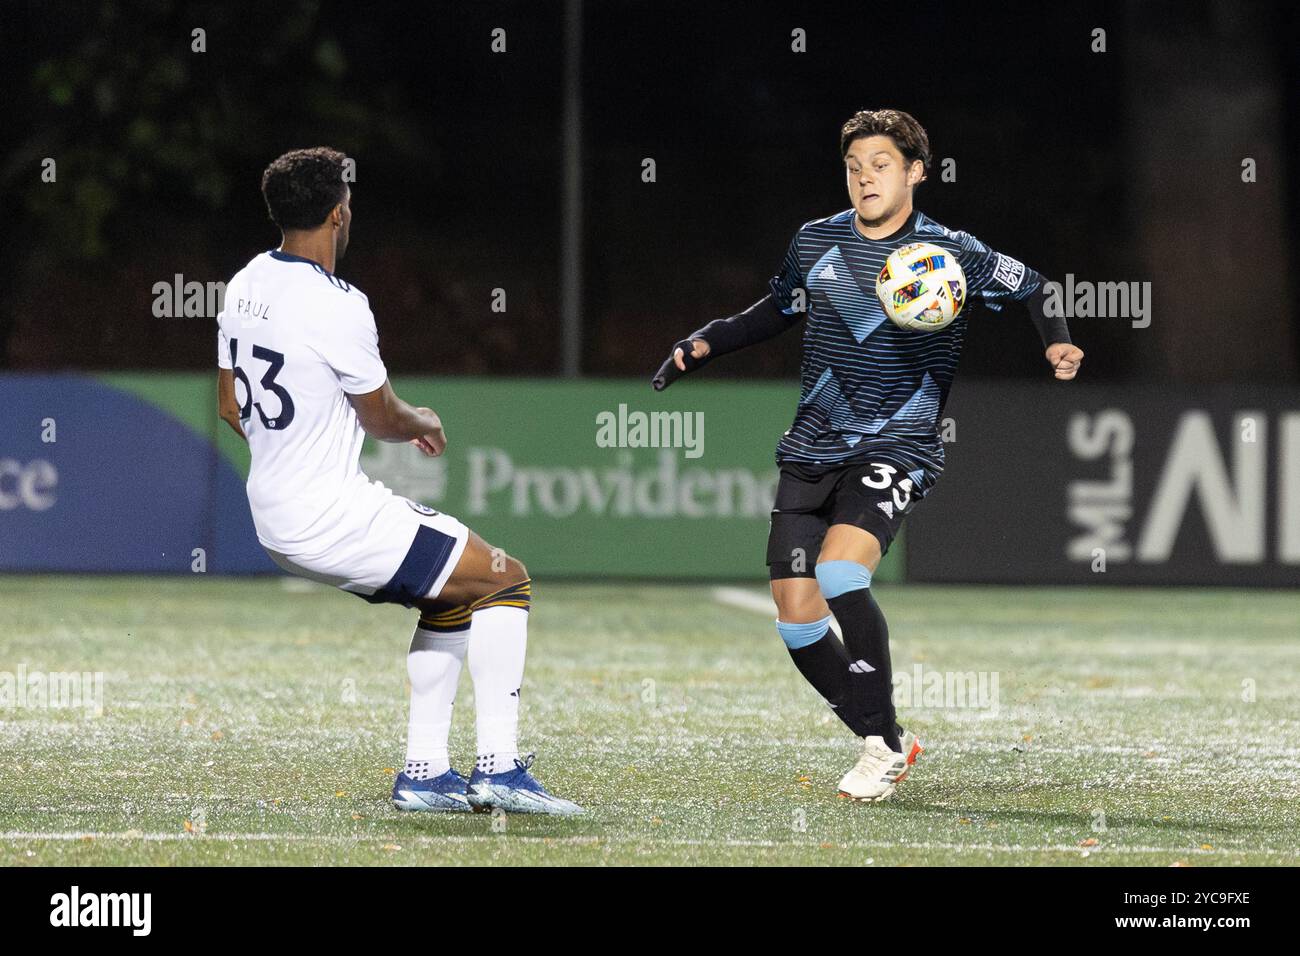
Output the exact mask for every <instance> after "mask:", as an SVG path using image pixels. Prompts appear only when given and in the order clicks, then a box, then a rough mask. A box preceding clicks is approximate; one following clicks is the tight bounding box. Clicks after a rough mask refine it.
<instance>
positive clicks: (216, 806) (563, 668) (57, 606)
mask: <svg viewBox="0 0 1300 956" xmlns="http://www.w3.org/2000/svg"><path fill="white" fill-rule="evenodd" d="M745 590H746V591H747V592H748V593H749V595H751V596H750V598H749V600H750V601H751V602H753V603H754V607H752V608H747V607H745V606H743V602H744V595H741V597H740V598H739V599H736V598H735V597H734V593H733V595H732V597H731V598H730V599H728V596H727V595H726V594H720V593H719V592H718V591H717V590H716V589H714V588H711V587H706V586H693V587H683V586H667V585H622V584H617V585H616V584H588V585H584V584H576V583H561V582H548V581H544V580H543V581H539V582H536V583H535V601H536V604H535V607H534V611H533V617H532V625H531V632H530V646H529V667H528V674H527V677H526V681H525V685H524V693H523V702H524V717H523V727H522V731H523V735H522V741H523V743H524V745H525V747H526V748H528V749H536V750H537V752H538V754H539V759H538V763H537V765H536V770H537V773H538V776H539V777H540V778H541V779H542V780H543V781H544V782H545V783H546V784H547V785H548V786H550V787H551V788H552V789H553V790H554V791H555V792H557V793H559V794H562V795H564V796H568V797H572V798H574V799H576V800H578V801H580V802H582V803H584V804H585V805H586V806H587V807H588V809H589V815H588V816H587V817H585V818H582V819H576V820H556V819H549V818H537V817H524V816H512V817H509V818H505V819H496V820H494V819H493V818H492V817H490V816H486V815H471V814H464V815H455V816H433V815H427V814H404V813H399V812H397V811H395V810H394V809H392V807H391V805H390V804H389V802H388V794H389V790H390V787H391V782H392V775H393V772H394V771H393V769H392V768H395V767H400V766H401V759H402V752H403V751H402V748H403V742H404V736H405V720H406V698H405V695H406V691H405V676H406V675H405V665H404V656H405V651H406V644H407V641H408V639H409V636H410V629H411V627H412V625H413V624H414V619H413V613H412V612H408V611H404V610H402V609H400V608H391V607H384V608H374V607H371V606H369V605H366V604H365V603H363V602H361V601H358V600H356V599H354V598H352V597H349V596H347V595H342V594H338V593H335V592H332V591H330V590H328V589H324V588H319V587H316V586H314V585H306V584H302V585H299V584H296V583H295V584H293V585H286V583H284V582H283V581H281V580H277V579H257V580H229V579H227V580H220V579H212V580H208V579H203V578H201V577H196V578H193V579H175V578H168V579H156V578H143V577H103V578H94V577H91V578H85V577H81V578H78V577H72V576H64V577H3V578H0V631H2V632H3V640H2V641H0V674H3V673H5V672H7V673H9V674H11V675H16V674H17V673H18V672H19V669H20V668H22V669H24V670H25V672H27V673H28V674H30V673H31V672H35V671H41V672H51V671H76V672H82V671H100V672H103V674H104V681H105V683H104V711H103V714H102V715H101V716H98V717H86V716H85V715H83V714H82V713H81V712H80V711H69V710H67V709H52V708H44V709H43V708H38V707H31V706H24V707H18V706H16V705H15V703H14V702H13V701H12V700H11V701H10V706H9V707H7V708H0V767H2V768H3V771H2V772H0V863H4V864H6V865H42V864H75V865H85V864H178V865H188V864H203V865H210V864H228V863H229V864H316V865H321V864H338V865H350V864H389V865H394V864H396V865H435V864H436V865H445V864H457V863H463V864H502V863H526V864H551V865H559V864H636V863H649V864H670V863H671V864H682V863H706V864H708V863H719V864H739V863H762V864H857V865H864V864H873V865H877V866H884V865H890V864H917V865H935V864H1016V865H1037V864H1073V865H1082V866H1106V865H1172V864H1175V863H1182V864H1187V865H1195V866H1207V865H1239V864H1269V865H1273V864H1285V865H1294V864H1296V863H1297V862H1300V852H1298V842H1300V836H1298V834H1300V809H1298V806H1300V802H1298V801H1297V800H1296V782H1297V779H1298V778H1300V723H1298V722H1297V719H1298V715H1300V706H1297V704H1298V698H1300V656H1298V655H1297V654H1296V638H1297V629H1298V628H1297V622H1300V593H1295V592H1263V591H1259V592H1244V591H1208V590H1178V591H1172V590H1170V591H1164V590H1125V589H1105V590H1102V589H1054V590H1053V589H1032V590H1031V589H996V588H973V587H961V588H958V587H943V588H940V587H920V586H905V585H884V586H881V587H880V588H879V589H878V597H879V599H880V601H881V603H882V605H883V606H884V608H885V610H886V613H887V614H888V615H889V619H890V626H891V631H892V636H893V644H894V662H895V669H896V671H906V672H908V673H914V670H913V668H914V667H915V666H916V665H918V664H919V665H920V666H921V667H922V668H923V669H924V672H926V673H928V672H985V673H987V674H990V675H991V674H996V675H997V677H998V697H997V708H996V712H995V711H994V710H993V708H992V707H986V708H983V709H981V708H978V707H970V706H967V707H964V708H958V707H933V706H931V707H925V708H921V709H917V708H914V707H911V706H907V705H904V706H903V707H902V709H901V711H900V717H901V719H902V721H903V722H904V724H905V725H907V726H909V727H911V728H914V729H915V730H917V731H918V732H920V734H921V736H922V739H923V741H924V742H925V744H926V747H927V752H926V754H925V755H924V756H923V757H922V758H921V760H920V762H919V763H918V764H917V766H916V768H915V769H914V770H913V772H912V774H911V777H910V779H909V780H908V781H907V782H906V783H905V784H904V785H903V786H902V787H900V788H899V791H898V793H897V795H896V796H895V798H894V800H893V801H891V802H889V803H886V804H880V805H873V804H852V803H848V802H845V801H842V800H839V799H838V798H837V797H836V792H835V784H836V781H837V780H838V778H839V776H840V774H841V773H843V771H844V770H845V769H846V768H847V767H848V766H849V765H850V764H851V763H852V760H853V758H854V756H855V747H854V742H853V740H852V739H851V738H850V737H849V735H848V734H847V732H846V731H845V730H843V729H842V727H841V726H840V724H839V722H838V721H836V720H834V719H833V718H832V716H831V715H830V713H829V711H828V709H827V708H826V707H825V706H824V705H823V704H822V702H821V701H820V700H819V699H818V698H817V697H816V695H815V694H814V693H813V692H812V690H811V689H810V688H808V687H807V686H806V685H805V684H804V683H803V682H802V680H801V678H800V677H799V675H798V674H797V673H796V671H795V670H794V668H793V667H792V666H791V664H790V662H789V659H788V657H787V655H786V652H785V649H784V648H783V647H782V645H781V643H780V640H779V639H778V638H777V636H776V633H775V631H774V629H773V627H772V622H771V617H772V615H771V614H770V613H766V612H765V611H764V609H763V608H762V606H761V604H760V603H758V601H757V599H758V598H761V597H762V595H763V593H764V592H763V590H762V589H761V588H758V587H754V588H752V589H745ZM734 591H735V589H733V592H734ZM737 600H739V602H740V603H739V604H738V603H737ZM728 601H729V602H728ZM14 679H16V677H15V678H14ZM462 681H463V683H462V685H461V697H460V701H459V703H458V705H457V716H456V722H455V726H454V728H453V750H452V753H453V760H454V761H455V762H456V764H457V765H458V766H459V767H461V768H464V769H468V768H469V767H470V765H471V763H472V759H473V704H472V687H471V684H470V681H469V676H468V673H466V674H464V675H463V677H462ZM11 686H12V681H11Z"/></svg>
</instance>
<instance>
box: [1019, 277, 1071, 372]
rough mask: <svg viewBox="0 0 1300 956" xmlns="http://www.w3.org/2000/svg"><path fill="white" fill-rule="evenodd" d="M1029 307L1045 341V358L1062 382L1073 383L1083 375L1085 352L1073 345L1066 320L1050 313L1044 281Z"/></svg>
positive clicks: (1030, 313)
mask: <svg viewBox="0 0 1300 956" xmlns="http://www.w3.org/2000/svg"><path fill="white" fill-rule="evenodd" d="M1026 304H1027V305H1028V306H1029V317H1030V318H1031V319H1033V321H1034V328H1036V329H1037V330H1038V335H1039V337H1040V338H1041V339H1042V340H1043V348H1044V351H1043V357H1044V358H1046V359H1047V364H1048V365H1050V366H1052V370H1053V372H1054V374H1055V375H1056V378H1057V379H1058V380H1059V381H1062V382H1068V381H1070V380H1071V379H1073V378H1074V377H1075V376H1076V375H1078V374H1079V366H1080V365H1081V364H1083V349H1081V348H1079V346H1077V345H1075V344H1074V343H1073V342H1071V341H1070V328H1069V326H1068V325H1067V324H1066V322H1065V316H1063V315H1054V314H1052V312H1051V311H1049V309H1048V307H1047V283H1046V282H1043V281H1041V280H1040V284H1039V287H1038V288H1037V289H1036V290H1035V291H1034V293H1033V295H1031V296H1030V297H1029V301H1028V302H1027V303H1026Z"/></svg>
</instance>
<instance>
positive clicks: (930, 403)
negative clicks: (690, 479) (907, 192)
mask: <svg viewBox="0 0 1300 956" xmlns="http://www.w3.org/2000/svg"><path fill="white" fill-rule="evenodd" d="M853 221H854V211H853V210H852V209H848V210H845V211H844V212H841V213H838V214H837V215H834V216H830V217H828V218H826V219H817V220H814V221H813V222H809V223H806V224H805V225H803V226H802V227H800V229H799V231H798V232H797V233H796V234H795V237H794V240H793V241H792V242H791V243H790V248H789V251H788V252H787V253H786V256H785V261H784V262H783V263H782V265H781V271H780V272H778V273H777V274H776V275H775V276H773V277H772V281H771V283H770V285H771V291H772V296H773V299H774V300H775V301H776V303H777V304H778V305H779V306H780V307H781V309H782V310H783V311H784V312H785V313H786V314H787V315H791V316H793V315H794V314H795V313H796V312H798V311H799V310H800V306H801V305H803V306H804V307H805V308H806V311H807V322H806V324H805V326H804V333H803V364H802V368H801V371H800V385H801V390H800V395H799V410H798V411H797V412H796V414H795V419H794V424H793V425H791V426H790V429H789V431H787V432H786V433H785V434H784V435H783V436H782V438H781V441H780V443H779V444H778V445H777V449H776V459H777V462H778V463H780V464H787V463H791V464H798V465H800V466H803V467H812V468H813V469H814V470H817V466H824V467H833V466H836V465H840V464H845V463H849V462H855V461H861V460H866V459H870V458H875V457H885V458H887V459H893V460H898V459H902V460H901V461H899V463H900V464H909V463H911V462H915V463H916V464H918V465H920V466H921V468H920V469H918V473H915V474H913V478H914V480H915V481H916V482H917V484H919V485H920V486H921V488H922V490H924V489H925V488H926V487H928V486H929V485H931V484H933V482H934V480H935V479H937V478H938V476H939V473H940V472H941V471H942V470H943V442H942V441H940V439H939V421H940V416H941V415H942V413H943V406H944V403H945V402H946V401H947V398H948V390H949V389H950V388H951V386H952V380H953V376H954V375H955V373H956V371H957V360H958V357H959V356H960V354H961V345H962V338H963V336H964V335H965V333H966V321H967V319H968V318H969V316H970V313H971V301H972V300H973V299H980V300H982V301H983V303H984V304H985V305H986V306H988V307H990V308H993V309H1000V308H1001V307H1002V305H1003V303H1005V302H1007V301H1008V300H1015V301H1021V300H1024V299H1027V298H1029V296H1030V295H1032V294H1033V293H1034V291H1035V290H1036V289H1038V287H1039V285H1040V284H1041V283H1042V281H1043V278H1042V276H1040V275H1039V274H1038V273H1036V272H1034V271H1033V270H1032V269H1028V268H1026V267H1025V266H1024V264H1023V263H1021V262H1019V261H1017V260H1015V259H1012V258H1011V257H1010V256H1005V255H1002V254H1001V253H998V252H994V251H993V250H992V249H990V248H989V247H988V246H986V245H984V243H982V242H980V241H979V240H978V239H976V238H975V237H974V236H972V235H970V234H969V233H965V232H956V231H953V230H951V229H948V228H946V227H944V226H941V225H939V223H937V222H935V221H934V220H933V219H930V218H929V217H927V216H926V215H924V214H923V213H921V212H919V211H916V212H913V213H912V216H911V218H910V219H909V220H908V222H907V223H906V224H905V225H904V226H903V227H902V229H900V230H899V231H898V232H897V233H895V234H894V235H892V236H890V237H888V238H886V239H879V240H877V239H867V238H864V237H863V236H862V234H861V233H859V232H858V231H857V229H856V228H855V226H854V224H853ZM909 242H929V243H933V244H934V245H936V246H939V247H940V248H942V249H945V250H947V251H949V252H950V253H952V254H953V255H954V256H955V257H956V259H957V262H958V263H959V264H960V265H961V268H962V271H963V272H964V273H965V274H966V305H965V307H964V308H963V309H962V311H961V313H960V314H959V315H958V316H957V318H956V319H955V320H954V321H953V322H952V323H951V324H950V325H948V326H947V327H946V328H944V329H941V330H939V331H937V332H913V331H908V330H905V329H900V328H899V327H898V326H896V325H894V324H893V323H892V322H890V321H889V320H888V319H887V318H886V317H885V312H884V310H883V309H882V308H881V306H880V301H879V299H877V298H876V277H877V276H878V275H879V274H880V270H881V269H882V268H883V267H884V265H885V259H886V258H888V256H889V254H890V253H891V252H893V251H894V250H895V249H897V248H899V247H900V246H902V245H905V244H906V243H909ZM801 289H802V290H805V291H804V293H803V294H801V293H800V292H799V290H801ZM801 299H802V300H803V301H802V302H801ZM922 470H923V472H924V474H921V473H920V472H921V471H922Z"/></svg>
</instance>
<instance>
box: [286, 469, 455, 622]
mask: <svg viewBox="0 0 1300 956" xmlns="http://www.w3.org/2000/svg"><path fill="white" fill-rule="evenodd" d="M381 487H382V486H381ZM383 491H385V492H387V489H383ZM372 500H373V499H372ZM364 510H366V511H368V512H369V513H366V514H357V513H356V511H357V509H356V508H352V509H350V510H349V513H348V516H349V519H350V520H349V525H350V527H346V528H336V529H333V532H334V533H332V534H331V535H330V538H331V541H330V545H329V547H328V548H324V549H322V550H321V551H320V552H318V553H311V552H308V553H301V554H281V553H280V552H279V551H275V550H273V549H271V548H266V553H267V554H269V555H270V556H271V560H272V561H274V562H275V563H276V564H278V565H279V566H280V567H282V568H283V569H284V570H286V571H288V572H289V573H290V574H296V575H298V576H300V577H304V578H309V579H311V580H313V581H319V582H321V583H322V584H329V585H332V586H333V587H336V588H340V589H342V590H344V591H348V592H349V593H352V594H355V595H357V596H358V597H362V598H365V599H366V600H367V601H369V602H371V603H372V604H382V603H389V604H402V605H405V606H406V607H411V606H413V605H414V604H415V602H416V601H418V600H420V599H422V598H434V597H437V596H438V594H439V593H440V592H441V591H442V589H443V586H444V585H445V584H446V583H447V579H448V578H450V577H451V573H452V572H453V571H454V570H456V564H457V562H459V561H460V556H461V555H462V554H463V553H464V552H465V543H466V542H467V541H468V540H469V528H467V527H465V525H463V524H462V523H461V522H460V521H459V520H457V519H456V518H453V517H452V516H451V515H448V514H443V513H442V512H440V511H434V510H433V509H432V508H428V507H426V506H424V505H421V504H417V503H416V502H414V501H411V500H410V499H409V498H403V497H402V496H401V495H395V494H388V493H385V494H383V495H382V497H379V500H378V505H377V507H374V506H372V507H369V508H366V509H364ZM353 519H354V520H353ZM263 547H265V545H263Z"/></svg>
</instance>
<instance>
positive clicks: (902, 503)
mask: <svg viewBox="0 0 1300 956" xmlns="http://www.w3.org/2000/svg"><path fill="white" fill-rule="evenodd" d="M867 467H868V468H869V469H870V470H871V473H870V474H866V475H863V476H862V478H861V479H860V480H861V481H862V483H863V484H864V485H866V486H867V487H868V488H871V489H872V490H873V491H884V490H885V489H886V488H889V487H890V486H891V485H892V486H893V489H892V492H891V495H892V497H893V499H894V507H895V508H897V509H898V510H899V511H906V510H907V506H908V505H910V504H911V503H912V491H913V489H914V488H915V487H916V483H915V482H914V481H912V479H911V477H910V476H908V475H906V474H904V475H903V476H902V477H901V478H900V477H899V474H900V473H899V470H898V469H897V468H895V467H894V466H893V465H886V464H885V463H884V462H879V461H873V462H871V463H869V464H868V465H867ZM895 479H897V480H895Z"/></svg>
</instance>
